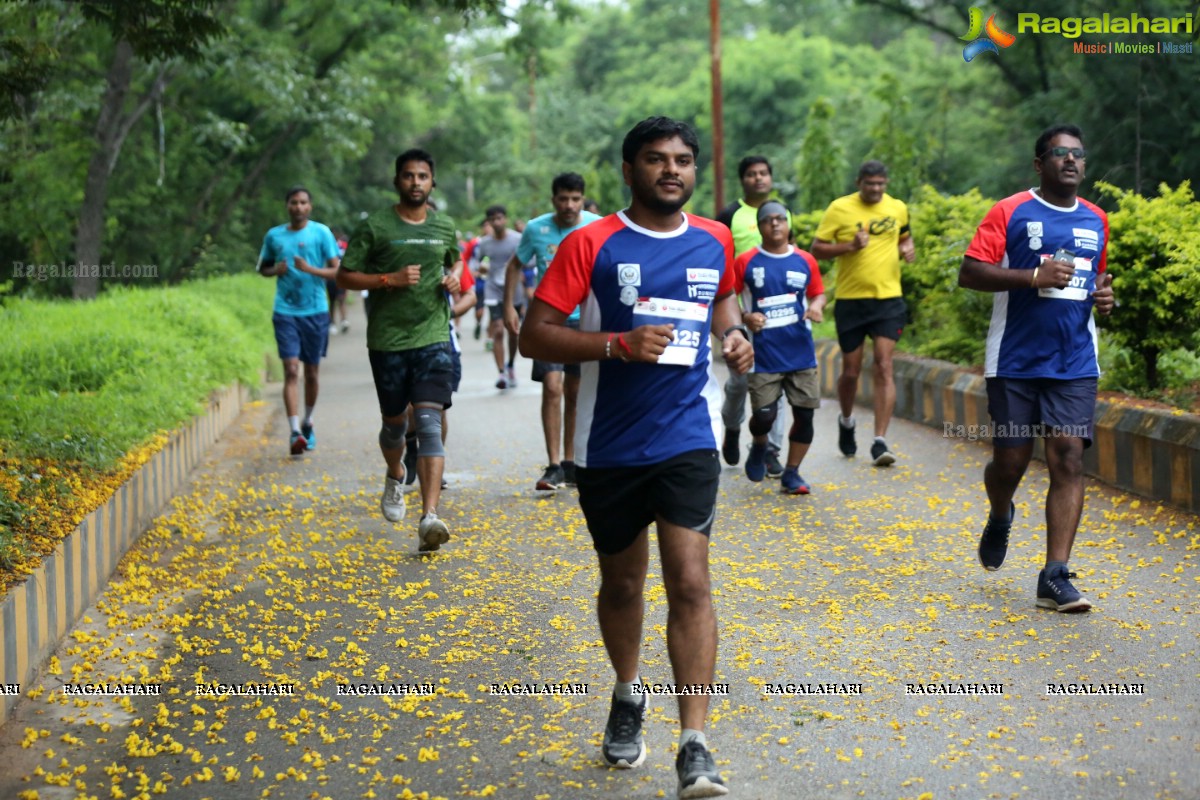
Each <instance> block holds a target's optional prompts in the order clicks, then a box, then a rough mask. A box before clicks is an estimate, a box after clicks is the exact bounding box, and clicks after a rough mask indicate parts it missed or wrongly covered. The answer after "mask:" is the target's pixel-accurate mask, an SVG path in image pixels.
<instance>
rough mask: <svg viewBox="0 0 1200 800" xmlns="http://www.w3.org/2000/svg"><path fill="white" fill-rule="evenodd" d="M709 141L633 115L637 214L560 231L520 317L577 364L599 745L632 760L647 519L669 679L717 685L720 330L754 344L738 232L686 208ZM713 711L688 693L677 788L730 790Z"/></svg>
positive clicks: (613, 761)
mask: <svg viewBox="0 0 1200 800" xmlns="http://www.w3.org/2000/svg"><path fill="white" fill-rule="evenodd" d="M699 149H700V147H699V143H698V141H697V139H696V133H695V131H694V130H692V128H691V126H689V125H687V124H685V123H681V122H677V121H675V120H672V119H668V118H666V117H651V118H649V119H646V120H643V121H642V122H640V123H638V124H637V125H636V126H635V127H634V128H633V129H632V130H631V131H630V132H629V134H628V135H627V136H626V137H625V141H624V144H623V146H622V159H623V162H624V163H623V165H622V171H623V174H624V178H625V183H626V184H628V185H629V187H630V190H631V193H632V198H633V199H632V201H631V202H630V205H629V208H627V209H626V210H624V211H621V212H618V213H616V214H613V215H610V216H608V217H605V218H603V219H601V220H599V221H597V222H593V223H592V224H591V225H588V226H585V227H583V228H580V229H579V230H577V231H575V232H574V233H571V234H570V235H568V236H567V238H566V239H564V240H563V242H562V245H561V246H560V247H559V250H558V253H557V255H556V256H555V257H554V261H553V262H552V263H551V264H550V267H549V269H548V270H547V272H546V275H545V277H544V278H543V279H542V282H541V284H540V285H539V286H538V290H537V294H536V296H535V299H534V301H533V303H532V305H531V308H530V310H529V314H528V316H527V317H526V320H525V324H524V325H523V326H522V327H521V351H522V353H524V354H525V355H526V356H528V357H531V358H537V359H541V360H543V361H556V362H559V363H571V362H575V363H579V364H580V365H581V372H582V376H581V381H580V390H579V405H578V411H577V414H578V420H577V424H576V431H575V460H576V463H577V465H578V467H577V472H576V481H577V483H578V487H579V504H580V506H581V507H582V509H583V513H584V516H585V518H586V519H587V523H588V530H589V531H590V532H591V534H592V542H593V545H594V546H595V548H596V552H597V558H598V560H599V565H600V591H599V597H598V599H597V604H596V605H597V615H598V616H599V621H600V632H601V635H602V636H603V638H604V644H605V647H606V648H607V649H608V654H609V658H610V659H611V661H612V664H613V669H614V671H615V672H616V686H615V687H614V691H613V698H612V705H611V709H610V711H609V717H608V724H607V725H606V726H605V731H604V743H603V753H604V757H605V759H606V761H607V762H608V763H609V764H610V765H612V766H615V767H626V768H629V767H636V766H638V765H639V764H641V763H642V761H643V760H644V759H645V755H646V748H645V745H644V744H643V741H642V732H641V728H642V719H643V715H644V713H645V709H646V705H647V702H646V695H645V694H644V693H642V692H641V691H640V689H641V682H640V679H639V678H638V660H639V655H640V653H639V651H640V646H641V636H642V614H643V608H644V599H643V588H644V584H645V579H646V570H647V566H648V561H649V543H648V542H649V539H648V537H649V525H650V523H652V522H653V523H654V524H655V526H656V528H657V531H658V546H659V552H660V556H661V559H662V565H663V568H662V573H663V582H664V583H665V584H666V594H667V598H668V609H669V610H668V616H669V617H670V624H669V625H668V628H667V649H668V652H669V654H670V658H671V665H672V667H673V670H674V678H675V682H676V684H678V685H688V686H694V685H700V686H704V685H711V681H712V679H713V673H714V669H715V665H716V653H717V623H716V616H715V614H714V612H713V605H712V594H711V591H710V588H709V574H708V545H709V538H708V536H709V532H710V531H711V529H712V523H713V518H714V516H715V513H716V499H717V485H718V481H719V478H720V473H721V467H720V463H719V461H718V459H717V440H718V437H719V436H720V432H721V428H722V423H721V416H720V403H721V391H720V388H719V387H718V385H717V380H716V376H715V374H714V372H713V366H712V353H711V352H710V350H709V336H710V333H711V332H713V331H716V332H717V333H718V336H719V338H720V339H721V340H722V341H723V346H722V351H723V352H724V354H725V360H726V363H727V364H729V365H730V367H731V369H734V370H736V371H740V372H744V371H746V370H747V369H748V368H749V367H750V366H751V364H752V363H753V358H754V352H753V348H752V347H751V345H750V342H749V339H748V337H747V335H746V332H745V326H744V325H742V324H741V322H740V315H739V312H738V307H737V299H736V297H735V296H734V294H733V279H732V274H731V269H730V268H731V267H732V264H733V239H732V237H731V236H730V233H729V229H728V228H726V227H725V226H724V225H720V224H718V223H716V222H713V221H712V220H707V219H702V218H699V217H695V216H692V215H690V214H685V213H683V210H682V209H683V207H684V205H685V204H686V203H687V201H688V200H689V199H690V198H691V196H692V192H693V190H694V189H695V184H696V155H697V154H698V152H699ZM576 306H580V307H581V308H580V320H579V330H572V329H571V328H569V327H568V326H567V324H566V323H567V318H568V317H569V316H570V314H571V312H572V311H574V310H575V307H576ZM707 715H708V698H707V696H706V694H705V693H703V692H701V693H698V694H688V695H686V696H685V695H681V696H680V697H679V716H680V724H681V727H682V729H683V730H682V733H681V736H680V748H679V753H678V755H677V756H676V761H675V766H676V772H677V773H678V776H679V790H680V796H681V797H716V796H720V795H724V794H726V793H727V791H728V790H727V789H726V787H725V784H724V781H723V780H722V779H721V776H720V774H719V773H718V772H717V769H716V765H715V763H714V761H713V759H712V755H711V754H710V753H709V752H708V749H707V743H706V741H705V736H704V724H705V718H706V717H707Z"/></svg>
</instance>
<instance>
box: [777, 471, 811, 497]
mask: <svg viewBox="0 0 1200 800" xmlns="http://www.w3.org/2000/svg"><path fill="white" fill-rule="evenodd" d="M779 482H780V484H781V485H782V486H783V492H784V494H808V493H809V492H810V491H812V489H811V487H810V486H809V485H808V482H807V481H806V480H804V478H801V477H800V468H799V467H788V468H787V469H785V470H784V471H783V477H782V478H780V479H779Z"/></svg>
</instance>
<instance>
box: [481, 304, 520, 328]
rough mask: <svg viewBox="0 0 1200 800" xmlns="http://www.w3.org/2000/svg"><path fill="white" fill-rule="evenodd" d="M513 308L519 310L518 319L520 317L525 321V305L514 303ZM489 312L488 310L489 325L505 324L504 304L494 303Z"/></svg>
mask: <svg viewBox="0 0 1200 800" xmlns="http://www.w3.org/2000/svg"><path fill="white" fill-rule="evenodd" d="M513 308H515V309H516V310H517V316H518V317H520V318H521V319H525V304H524V303H514V304H513ZM487 310H488V324H489V325H490V324H492V323H493V322H501V323H502V322H504V303H492V304H491V305H490V306H488V307H487Z"/></svg>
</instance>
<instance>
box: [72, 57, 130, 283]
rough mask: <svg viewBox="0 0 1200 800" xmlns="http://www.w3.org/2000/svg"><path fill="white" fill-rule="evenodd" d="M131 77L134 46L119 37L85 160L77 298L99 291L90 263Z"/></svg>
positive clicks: (96, 257) (95, 259)
mask: <svg viewBox="0 0 1200 800" xmlns="http://www.w3.org/2000/svg"><path fill="white" fill-rule="evenodd" d="M132 79H133V47H131V46H130V44H129V42H128V41H126V40H124V39H122V40H121V41H119V42H117V50H116V52H115V53H113V60H112V63H111V64H110V65H109V67H108V86H107V88H106V89H105V90H104V98H103V99H102V100H101V101H100V115H99V116H98V117H96V149H95V150H93V151H92V160H91V161H90V162H89V163H88V171H87V178H86V180H85V182H84V187H83V207H82V208H81V209H80V211H79V227H78V228H77V229H76V232H75V263H76V264H77V265H78V266H79V268H80V271H81V273H82V274H80V275H78V276H77V277H76V278H75V285H74V287H73V288H72V294H73V295H74V296H75V298H76V299H82V300H86V299H91V298H93V297H95V296H96V293H97V292H98V291H99V290H100V278H99V277H98V276H97V275H95V274H91V273H89V272H88V270H89V269H91V265H93V264H99V263H100V246H101V244H102V243H103V241H104V204H105V202H106V201H107V200H108V176H109V167H108V165H109V164H110V163H113V162H114V159H113V154H114V152H115V150H116V149H119V147H120V143H118V142H115V141H114V140H113V137H114V135H115V134H116V133H117V127H118V126H117V124H116V121H117V117H118V116H119V115H120V113H121V108H122V107H123V106H124V105H125V95H126V94H128V93H129V83H130V81H131V80H132Z"/></svg>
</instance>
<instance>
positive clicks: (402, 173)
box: [337, 149, 462, 551]
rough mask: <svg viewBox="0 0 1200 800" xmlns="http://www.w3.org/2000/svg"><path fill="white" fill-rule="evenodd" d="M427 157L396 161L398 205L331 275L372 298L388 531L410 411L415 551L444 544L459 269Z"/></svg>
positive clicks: (369, 222) (373, 222) (395, 514)
mask: <svg viewBox="0 0 1200 800" xmlns="http://www.w3.org/2000/svg"><path fill="white" fill-rule="evenodd" d="M433 170H434V163H433V156H431V155H430V154H429V153H427V152H425V151H424V150H416V149H413V150H406V151H405V152H403V153H401V154H400V155H399V156H398V157H397V158H396V177H395V179H394V181H393V183H394V184H395V186H396V191H397V192H399V193H400V202H398V203H396V204H395V205H393V206H389V207H388V208H386V209H384V210H382V211H378V212H376V213H374V214H371V215H370V216H369V217H367V218H366V219H364V220H363V221H362V222H361V223H359V225H358V227H357V228H356V229H355V231H354V234H353V235H352V236H351V238H350V244H349V245H348V246H347V247H346V253H345V255H344V256H343V257H342V264H341V267H340V268H339V270H338V278H337V280H338V285H339V286H343V287H345V288H346V289H355V290H362V289H368V290H370V296H369V297H368V298H367V352H368V355H369V356H370V360H371V372H372V374H373V375H374V378H375V393H376V394H377V395H378V397H379V411H380V414H381V415H382V416H383V427H382V428H381V429H380V431H379V449H380V450H381V451H382V452H383V459H384V461H386V462H387V475H386V476H385V478H384V488H383V498H382V499H381V500H380V508H381V509H382V510H383V516H384V518H385V519H387V520H388V521H389V522H399V521H401V520H402V519H404V515H405V513H406V511H407V508H406V505H405V502H404V471H405V470H404V463H403V462H404V434H405V432H406V431H407V429H408V416H407V414H406V413H405V411H406V409H407V408H408V406H409V404H410V403H411V404H412V407H413V411H414V413H415V415H416V428H417V441H418V443H419V447H418V452H419V453H420V456H419V458H418V459H417V476H418V477H419V478H420V481H421V512H422V513H421V521H420V524H419V525H418V527H417V533H418V535H419V537H420V549H421V550H423V551H425V550H437V549H438V548H439V547H441V545H442V544H443V543H445V542H447V541H449V539H450V531H449V529H448V528H447V527H446V523H445V522H443V521H442V520H441V519H439V518H438V515H437V504H438V499H439V497H440V495H441V489H442V472H443V470H444V468H445V462H446V458H445V450H444V448H443V447H442V411H443V410H444V409H447V408H449V407H450V396H451V386H452V383H453V370H454V361H453V355H452V350H451V345H450V305H449V303H447V301H446V296H447V293H450V294H454V293H455V292H457V291H458V288H459V284H458V279H459V275H460V274H461V270H462V266H461V261H460V259H459V255H458V244H457V240H456V238H455V231H454V222H453V221H452V220H451V219H450V218H449V217H447V216H445V215H442V214H438V213H437V212H436V211H433V210H432V209H430V208H429V206H428V200H429V194H430V192H432V191H433V187H434V186H436V185H437V183H436V182H435V181H434V179H433Z"/></svg>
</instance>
